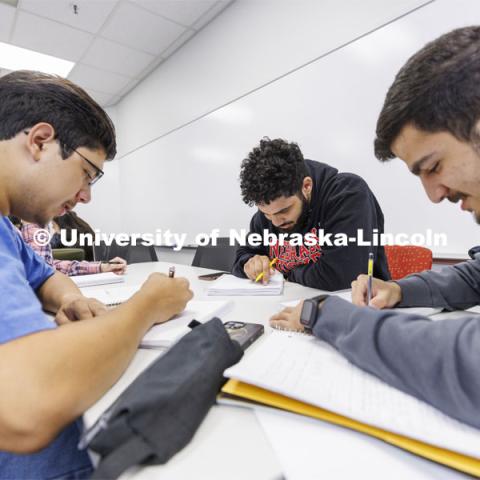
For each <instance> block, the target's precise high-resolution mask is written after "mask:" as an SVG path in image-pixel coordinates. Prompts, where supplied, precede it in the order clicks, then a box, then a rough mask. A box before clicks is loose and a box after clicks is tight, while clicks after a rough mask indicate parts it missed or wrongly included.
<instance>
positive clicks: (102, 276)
mask: <svg viewBox="0 0 480 480" xmlns="http://www.w3.org/2000/svg"><path fill="white" fill-rule="evenodd" d="M70 278H71V279H72V280H73V281H74V282H75V283H76V285H77V287H79V288H83V287H93V286H95V285H105V284H108V283H122V282H124V281H125V277H124V276H123V275H117V274H116V273H113V272H105V273H93V274H91V275H76V276H73V277H70Z"/></svg>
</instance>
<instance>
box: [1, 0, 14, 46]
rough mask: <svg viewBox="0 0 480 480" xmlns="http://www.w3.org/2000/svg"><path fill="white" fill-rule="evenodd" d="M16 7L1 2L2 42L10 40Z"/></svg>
mask: <svg viewBox="0 0 480 480" xmlns="http://www.w3.org/2000/svg"><path fill="white" fill-rule="evenodd" d="M14 18H15V9H14V8H13V7H10V6H8V5H4V4H3V3H0V42H8V41H9V40H10V39H9V36H10V32H11V31H12V26H13V20H14Z"/></svg>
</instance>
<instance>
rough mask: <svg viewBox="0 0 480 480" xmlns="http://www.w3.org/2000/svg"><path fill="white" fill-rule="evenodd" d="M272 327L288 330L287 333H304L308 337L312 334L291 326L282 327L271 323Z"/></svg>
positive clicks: (281, 330) (282, 330) (283, 330)
mask: <svg viewBox="0 0 480 480" xmlns="http://www.w3.org/2000/svg"><path fill="white" fill-rule="evenodd" d="M272 328H274V329H275V330H277V331H279V332H288V333H296V334H297V335H305V336H307V337H310V336H311V335H312V334H311V333H310V332H305V331H303V332H302V331H300V330H293V329H292V328H283V327H278V326H276V325H272Z"/></svg>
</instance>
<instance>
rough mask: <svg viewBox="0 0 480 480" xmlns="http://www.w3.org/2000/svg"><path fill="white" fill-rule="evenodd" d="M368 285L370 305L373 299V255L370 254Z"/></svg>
mask: <svg viewBox="0 0 480 480" xmlns="http://www.w3.org/2000/svg"><path fill="white" fill-rule="evenodd" d="M367 275H368V283H367V305H370V300H371V299H372V280H373V253H369V254H368V272H367Z"/></svg>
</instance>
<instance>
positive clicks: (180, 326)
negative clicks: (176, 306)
mask: <svg viewBox="0 0 480 480" xmlns="http://www.w3.org/2000/svg"><path fill="white" fill-rule="evenodd" d="M232 307H233V302H231V301H204V300H191V301H190V302H188V303H187V307H186V308H185V310H184V311H183V312H182V313H180V314H178V315H177V316H175V317H173V318H172V319H171V320H169V321H168V322H165V323H161V324H158V325H154V326H153V327H152V328H151V329H150V330H149V331H148V332H147V333H146V334H145V336H144V337H143V339H142V341H141V343H140V346H141V347H144V348H161V347H170V346H171V345H173V344H174V343H175V342H176V341H178V340H180V338H182V337H183V336H184V335H186V334H187V333H188V332H190V328H189V327H188V324H189V323H190V322H191V321H192V320H193V319H195V320H198V321H199V322H202V323H203V322H206V321H208V320H210V319H211V318H213V317H219V316H222V315H224V314H225V313H227V312H229V311H230V310H231V309H232Z"/></svg>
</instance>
